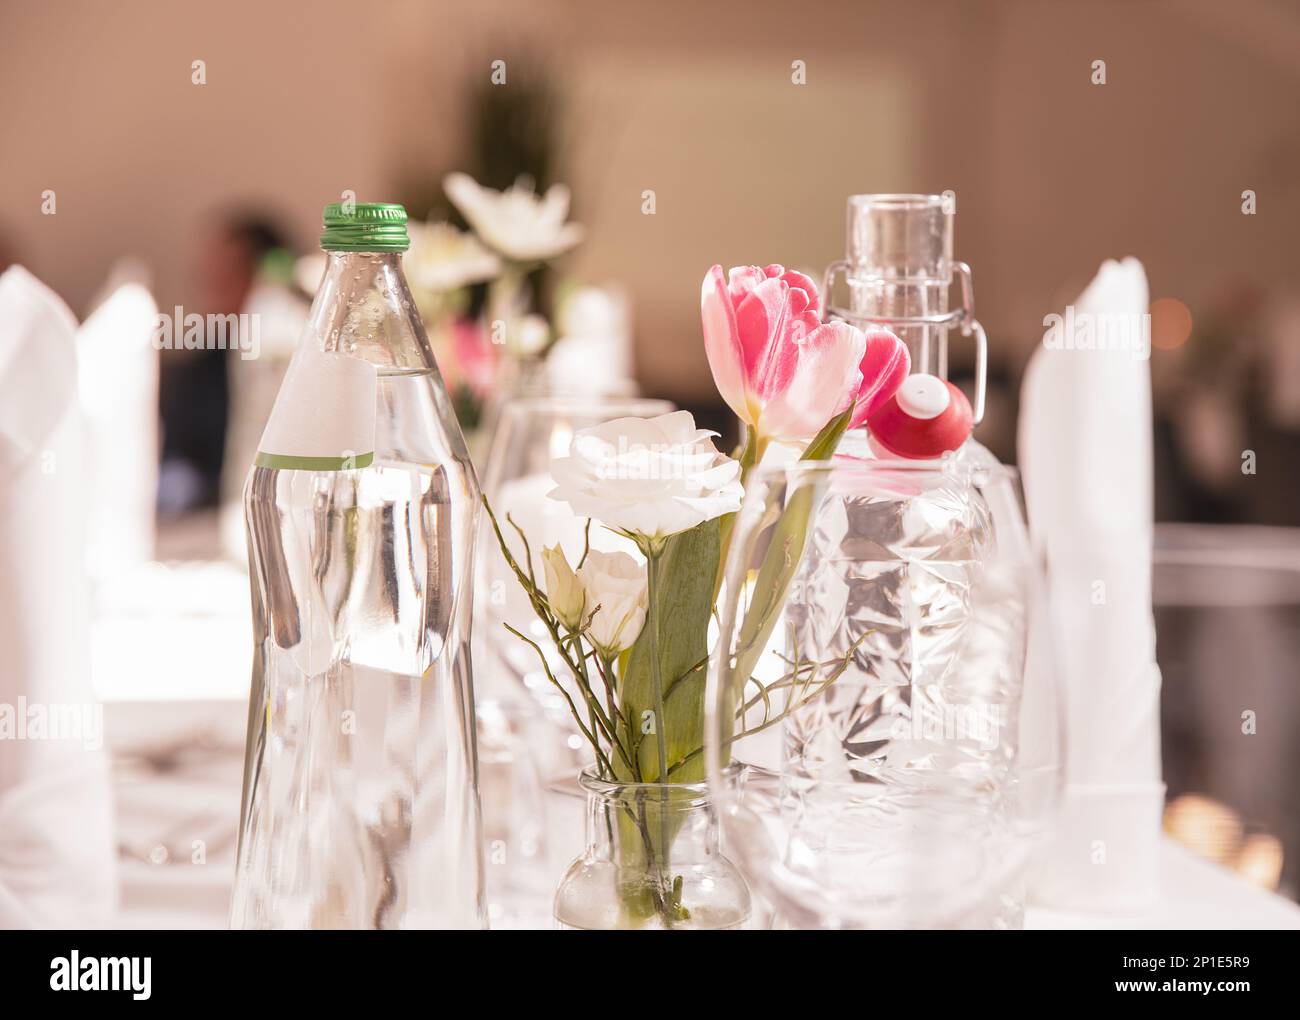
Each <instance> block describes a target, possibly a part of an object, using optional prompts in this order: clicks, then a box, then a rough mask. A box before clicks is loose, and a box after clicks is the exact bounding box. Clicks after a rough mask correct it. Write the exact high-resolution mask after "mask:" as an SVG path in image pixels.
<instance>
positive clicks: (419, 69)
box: [0, 0, 1300, 400]
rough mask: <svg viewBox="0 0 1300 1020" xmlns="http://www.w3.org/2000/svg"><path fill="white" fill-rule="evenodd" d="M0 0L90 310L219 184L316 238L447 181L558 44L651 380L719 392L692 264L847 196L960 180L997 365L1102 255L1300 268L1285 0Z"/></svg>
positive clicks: (13, 103)
mask: <svg viewBox="0 0 1300 1020" xmlns="http://www.w3.org/2000/svg"><path fill="white" fill-rule="evenodd" d="M2 17H3V30H2V31H0V95H3V96H4V100H3V102H2V104H0V138H3V139H4V142H3V145H2V146H0V180H3V181H4V184H5V187H4V188H3V190H0V234H2V235H3V237H4V238H5V244H6V245H7V246H8V247H9V248H11V249H13V250H14V251H15V252H16V253H17V256H18V257H19V258H20V259H21V260H23V261H25V262H27V263H29V264H30V265H31V266H32V267H33V268H34V269H35V270H36V271H37V272H38V273H39V274H40V275H42V276H43V277H44V278H46V279H47V280H48V281H49V282H50V283H51V284H52V285H53V286H55V287H56V288H57V289H58V290H60V291H61V292H62V293H64V294H65V295H67V297H68V298H69V300H70V301H72V302H73V303H74V304H75V303H78V302H83V301H85V300H86V299H87V298H88V297H89V296H90V295H91V293H92V292H93V291H94V289H95V288H96V286H97V285H98V284H99V283H100V281H101V280H102V278H103V277H104V275H105V273H106V272H107V270H108V267H109V264H110V262H111V260H112V258H113V257H114V256H115V255H116V254H117V253H119V252H121V251H124V250H126V251H131V252H134V253H136V254H138V255H140V256H142V257H143V258H145V259H146V260H147V261H148V262H149V263H150V264H151V265H152V268H153V271H154V280H155V285H156V290H157V293H158V297H159V303H160V304H161V305H162V306H163V307H168V306H169V305H171V304H172V303H175V302H184V301H185V300H187V297H188V296H189V294H190V288H192V286H193V283H194V277H195V271H194V266H193V265H192V264H191V261H190V259H191V256H192V253H193V245H192V243H191V240H192V238H193V236H194V235H195V234H196V232H198V231H199V230H200V229H201V227H202V225H203V223H204V221H205V217H209V216H211V215H212V214H213V213H214V211H215V210H218V209H221V208H222V207H224V206H228V205H229V204H230V203H232V202H242V203H247V202H256V203H261V204H262V205H264V206H266V207H269V208H272V209H275V210H278V211H280V212H282V213H283V215H284V217H285V218H286V220H287V221H288V223H289V224H290V226H291V227H292V229H293V231H294V232H295V235H296V239H297V240H298V241H299V243H300V244H302V245H304V246H307V245H310V244H312V243H313V242H314V237H315V234H316V233H317V221H318V217H319V212H320V208H321V206H322V204H323V203H324V202H326V201H328V200H330V199H331V198H334V197H336V196H337V195H338V194H339V192H341V191H342V190H343V189H345V188H351V189H353V190H355V191H356V192H357V194H358V195H359V196H360V197H361V198H362V199H363V200H364V199H380V198H388V197H393V196H394V195H397V194H398V193H399V192H401V191H402V189H404V188H406V187H408V186H409V185H410V183H411V182H412V181H418V180H420V179H421V178H423V179H426V180H428V181H429V182H430V183H433V182H436V181H437V180H438V178H439V177H440V176H441V174H442V173H443V172H444V171H446V170H449V169H453V168H455V166H456V165H457V153H458V151H459V150H460V148H461V145H462V143H463V136H464V132H465V129H466V126H465V116H464V112H463V111H464V104H463V102H462V100H463V98H464V94H465V90H466V89H467V88H469V87H470V85H471V83H472V82H473V81H474V80H475V76H482V77H483V78H486V77H487V75H488V74H489V66H490V63H491V61H493V60H497V59H502V60H505V61H506V62H507V67H508V68H510V69H511V71H512V72H513V73H518V74H524V73H528V72H527V71H526V68H528V67H529V66H536V65H538V64H539V63H540V64H544V66H545V68H546V70H547V73H548V75H549V77H550V79H551V81H552V83H553V84H554V86H555V88H556V90H557V91H558V92H559V93H560V94H561V96H562V102H563V112H564V115H563V117H562V119H561V121H560V123H561V124H562V138H561V144H560V148H559V157H560V166H559V167H558V169H557V173H556V176H557V177H559V178H561V179H564V180H567V181H568V182H569V183H571V184H572V186H573V189H574V195H575V206H576V209H575V213H576V216H577V218H578V219H580V220H581V221H582V222H584V223H585V224H586V225H587V226H588V228H589V235H588V236H589V242H588V243H587V244H586V245H585V246H584V247H583V248H582V249H580V252H579V253H578V254H577V255H576V256H575V257H574V258H573V259H572V260H570V263H569V266H568V268H569V269H570V270H572V271H573V272H575V273H577V274H579V275H581V276H583V277H585V278H587V279H590V280H593V281H595V282H603V281H606V280H617V281H620V282H621V283H622V284H623V285H624V286H625V287H626V288H627V289H628V291H629V293H630V296H631V298H632V302H633V307H634V311H635V318H636V329H637V338H638V349H639V358H638V361H639V373H640V375H641V378H642V382H643V384H644V386H645V388H646V389H648V390H651V391H659V392H665V393H667V394H668V395H672V396H676V397H678V398H679V399H684V400H692V399H707V397H708V394H709V393H710V391H711V384H710V382H709V380H708V377H707V369H706V366H705V363H704V360H703V355H702V351H701V348H700V345H699V342H698V314H697V309H696V294H697V288H698V282H699V279H700V277H701V275H702V273H703V271H704V269H705V268H707V266H708V265H709V264H710V263H712V262H715V261H720V262H722V263H724V264H732V263H737V262H741V261H758V262H762V261H769V260H771V261H775V260H781V261H784V262H788V263H791V264H794V265H798V266H801V267H805V268H815V269H819V268H820V267H822V266H824V265H825V264H826V263H827V262H828V261H830V260H831V259H833V258H835V257H836V256H837V255H838V254H839V253H840V252H841V251H842V246H843V240H842V218H843V204H844V197H845V196H846V195H848V194H850V193H853V192H861V191H894V190H903V191H940V190H943V189H948V188H951V189H953V190H955V191H956V192H957V194H958V197H959V216H958V221H957V222H958V233H957V250H958V255H959V256H960V257H962V258H964V259H965V260H967V261H969V262H970V263H972V265H973V266H974V267H975V274H976V275H975V280H976V286H977V295H978V301H979V310H980V314H981V318H982V319H983V320H984V322H985V324H986V326H987V327H988V329H989V333H990V336H991V338H992V343H993V348H994V356H995V360H1000V361H1002V362H1004V363H1005V364H1006V367H1007V369H1008V370H1009V371H1010V372H1012V373H1015V372H1016V371H1017V370H1018V367H1019V364H1020V362H1021V361H1023V357H1024V355H1025V353H1026V352H1027V348H1028V346H1029V345H1030V344H1032V343H1033V342H1034V340H1035V339H1036V338H1037V336H1038V335H1039V334H1040V333H1041V320H1042V317H1043V315H1044V314H1046V313H1047V312H1049V311H1051V310H1052V309H1053V308H1054V307H1056V306H1057V305H1059V304H1060V303H1061V302H1062V301H1063V300H1065V299H1066V297H1067V296H1068V295H1070V294H1072V293H1075V292H1077V289H1076V288H1077V287H1078V286H1079V285H1080V284H1081V283H1083V282H1085V281H1086V278H1087V276H1088V275H1089V274H1090V273H1091V272H1092V271H1093V270H1094V269H1095V268H1096V265H1097V263H1098V262H1099V261H1100V260H1101V259H1102V258H1105V257H1109V256H1117V255H1121V254H1126V253H1132V254H1136V255H1138V256H1139V257H1141V258H1142V259H1143V260H1144V261H1145V263H1146V265H1147V269H1148V273H1149V275H1150V279H1151V286H1152V295H1153V297H1155V296H1173V297H1177V298H1179V299H1180V300H1182V301H1184V302H1185V303H1186V304H1187V305H1188V306H1189V307H1190V308H1191V310H1192V312H1193V314H1194V315H1195V314H1196V313H1198V312H1199V311H1200V310H1201V307H1202V306H1204V304H1205V303H1206V302H1208V301H1210V300H1212V297H1213V295H1214V294H1215V293H1216V292H1217V291H1218V290H1219V289H1221V288H1223V287H1225V286H1228V285H1230V284H1231V283H1232V282H1233V281H1234V280H1235V279H1237V278H1248V279H1249V280H1250V281H1251V282H1252V283H1253V284H1254V285H1256V286H1259V287H1265V288H1267V287H1280V286H1283V285H1288V284H1290V283H1291V282H1292V280H1293V277H1294V270H1295V267H1296V260H1295V257H1294V254H1293V245H1294V242H1293V238H1292V236H1291V235H1292V230H1293V227H1294V224H1295V223H1296V219H1297V214H1298V213H1300V180H1298V179H1297V176H1296V174H1295V173H1294V167H1295V165H1296V161H1297V159H1298V158H1300V114H1298V113H1297V112H1296V103H1295V99H1296V96H1297V89H1298V87H1300V60H1297V53H1300V9H1297V8H1296V7H1295V6H1294V5H1290V4H1286V3H1282V2H1280V0H1244V2H1240V3H1235V4H1231V5H1228V4H1222V3H1217V2H1214V0H1187V2H1181V3H1174V2H1158V0H1134V2H1106V0H1098V2H1091V3H1083V2H1028V0H1023V2H1015V0H1009V2H1003V3H995V2H971V0H967V2H932V3H926V4H917V3H853V2H838V0H837V2H825V3H809V4H805V5H797V6H794V7H792V6H791V5H790V4H789V3H784V2H776V0H745V2H738V0H724V2H713V3H707V4H705V3H700V2H684V0H661V2H657V3H653V4H651V3H639V4H610V3H604V2H597V0H553V2H549V3H546V4H537V3H524V2H515V0H488V2H481V3H476V4H474V5H472V6H471V5H452V4H447V3H416V2H382V0H381V2H376V3H372V4H367V5H358V4H354V3H343V2H338V0H324V2H319V3H315V4H313V5H312V8H311V14H310V16H308V15H306V14H305V13H304V12H303V10H301V9H289V8H288V7H286V6H284V5H279V4H268V3H255V2H251V0H231V2H226V3H222V4H220V5H203V6H202V7H200V6H198V5H178V4H171V3H165V2H161V0H156V2H155V0H142V2H136V3H131V4H128V5H126V6H125V7H120V6H118V5H108V4H100V3H91V2H84V3H74V2H55V3H47V4H40V5H33V4H25V5H17V4H12V5H8V6H7V7H6V10H5V12H4V14H3V16H2ZM194 60H203V61H205V62H206V72H207V84H206V85H203V86H197V85H194V84H192V83H191V62H192V61H194ZM796 60H802V61H804V62H805V64H806V69H807V70H806V77H807V84H806V85H803V86H795V85H793V84H792V82H791V75H792V70H791V67H792V62H793V61H796ZM1095 60H1104V61H1105V62H1106V75H1107V81H1106V84H1105V85H1104V86H1099V85H1094V84H1092V82H1091V77H1092V68H1091V65H1092V62H1093V61H1095ZM37 81H39V82H40V83H41V87H40V88H39V89H36V88H34V87H33V83H34V82H37ZM45 189H53V190H54V191H55V192H56V194H57V202H58V206H57V208H58V212H57V215H55V216H44V215H42V214H41V209H40V207H41V194H42V192H43V191H44V190H45ZM647 189H649V190H653V191H654V192H655V201H656V212H655V214H654V215H653V216H647V215H644V214H643V213H642V201H643V200H642V193H643V191H645V190H647ZM1245 189H1254V190H1255V191H1256V192H1257V193H1258V196H1259V198H1258V202H1259V214H1258V215H1257V216H1254V217H1248V216H1243V215H1242V214H1241V192H1242V191H1243V190H1245Z"/></svg>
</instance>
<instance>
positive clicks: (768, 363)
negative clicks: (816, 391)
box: [736, 278, 797, 400]
mask: <svg viewBox="0 0 1300 1020" xmlns="http://www.w3.org/2000/svg"><path fill="white" fill-rule="evenodd" d="M789 310H790V288H789V287H788V286H787V285H786V284H785V283H784V282H783V281H781V280H779V279H776V278H772V279H765V280H764V281H763V282H762V283H760V284H759V285H758V286H757V287H755V288H754V289H753V290H752V291H750V292H749V293H748V294H746V295H745V297H744V298H743V299H742V300H741V302H740V304H738V305H737V306H736V325H737V327H738V329H739V333H740V346H741V349H742V350H743V351H744V352H745V380H746V383H747V385H748V389H749V392H750V393H751V394H753V395H755V396H757V398H758V399H759V400H767V399H768V397H770V396H771V395H772V394H774V393H778V392H780V391H781V390H782V389H784V388H785V387H786V386H787V385H789V382H790V379H791V378H792V377H793V375H794V370H795V364H796V361H797V351H796V350H795V348H794V346H793V345H792V344H789V343H787V342H786V336H785V329H786V323H787V321H788V319H789Z"/></svg>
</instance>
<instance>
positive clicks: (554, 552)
mask: <svg viewBox="0 0 1300 1020" xmlns="http://www.w3.org/2000/svg"><path fill="white" fill-rule="evenodd" d="M588 555H589V556H590V554H588ZM542 571H543V573H545V575H546V601H547V602H549V603H550V605H551V612H553V613H554V614H555V615H556V617H557V618H558V619H559V621H560V622H561V623H562V624H564V625H565V626H566V627H568V628H569V630H577V629H578V628H579V627H581V626H582V610H583V601H582V582H581V581H580V580H579V579H578V576H577V575H576V574H575V573H574V572H573V568H572V567H570V566H569V561H568V560H566V559H565V558H564V550H563V549H561V548H560V547H559V546H558V545H553V546H544V547H543V548H542Z"/></svg>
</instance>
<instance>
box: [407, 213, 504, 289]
mask: <svg viewBox="0 0 1300 1020" xmlns="http://www.w3.org/2000/svg"><path fill="white" fill-rule="evenodd" d="M406 231H407V233H408V234H410V236H411V247H410V249H409V250H408V251H407V253H406V257H405V258H404V259H403V260H402V268H403V269H404V270H405V272H406V278H407V280H408V281H409V282H410V284H411V287H412V288H413V289H415V290H417V291H419V290H423V291H431V292H433V293H435V294H445V293H447V292H448V291H453V290H459V289H460V288H461V287H468V286H469V285H470V284H471V283H482V282H483V281H484V280H491V279H494V278H495V277H497V276H498V275H500V273H501V260H500V259H499V258H498V257H497V256H496V255H495V254H494V253H493V252H490V251H488V250H487V249H486V248H484V247H483V245H482V244H480V243H479V240H478V238H477V237H475V236H474V235H473V234H471V233H468V232H467V231H464V230H457V229H456V228H455V227H453V226H452V225H451V224H450V223H408V224H407V225H406Z"/></svg>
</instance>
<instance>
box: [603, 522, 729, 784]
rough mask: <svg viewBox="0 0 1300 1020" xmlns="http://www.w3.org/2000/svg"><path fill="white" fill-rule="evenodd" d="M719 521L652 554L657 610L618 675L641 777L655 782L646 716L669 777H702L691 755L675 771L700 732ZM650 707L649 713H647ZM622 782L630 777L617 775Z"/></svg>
mask: <svg viewBox="0 0 1300 1020" xmlns="http://www.w3.org/2000/svg"><path fill="white" fill-rule="evenodd" d="M718 528H719V524H718V521H717V520H716V519H715V520H712V521H705V522H704V523H703V524H700V525H698V526H697V527H694V528H692V529H691V530H690V531H683V532H681V533H680V534H677V535H674V536H673V537H672V538H670V539H668V542H667V544H666V545H665V547H664V551H663V553H662V554H661V556H660V560H659V575H658V576H659V580H660V583H659V591H658V593H657V599H656V601H657V602H658V606H657V609H658V613H657V614H655V613H648V614H647V620H646V626H645V629H643V630H642V632H641V635H640V637H638V638H637V641H636V644H634V645H633V646H632V650H631V652H630V654H629V655H628V659H627V668H626V669H624V670H623V675H622V679H621V681H620V697H619V703H620V705H621V706H622V707H623V711H624V713H625V715H626V717H627V720H628V724H629V726H631V727H632V730H633V732H632V733H631V742H632V744H634V745H635V746H636V747H637V755H636V757H637V764H638V768H639V769H640V772H641V781H642V782H646V783H653V782H658V781H659V778H660V777H659V758H658V750H657V742H656V737H655V734H654V733H644V734H643V733H642V729H643V728H644V722H645V720H647V719H653V720H654V722H655V724H656V725H659V726H662V727H663V733H664V737H665V743H666V744H667V752H668V754H667V757H668V767H669V770H670V772H671V775H670V779H671V781H672V782H674V783H694V782H699V781H701V780H703V778H704V763H703V761H702V760H701V758H700V756H699V755H696V756H695V757H694V758H693V759H692V760H691V761H689V762H687V764H686V765H685V766H683V767H682V768H681V769H678V770H676V771H672V767H673V765H674V764H675V763H676V762H679V761H682V760H683V759H685V758H687V757H688V756H689V755H690V754H691V752H692V751H694V750H695V749H696V748H698V747H699V746H700V744H701V742H702V741H703V739H704V677H705V670H704V669H702V668H697V667H699V665H700V663H701V662H702V661H704V660H705V659H707V657H708V651H709V649H708V639H709V619H710V613H711V612H712V609H713V581H714V576H715V574H716V573H717V569H718V550H719V537H718ZM656 615H657V616H658V620H659V655H660V662H659V668H660V674H661V676H662V677H663V684H664V715H665V716H666V718H665V719H662V720H658V719H654V707H655V698H654V679H653V672H652V669H651V666H652V663H651V658H650V626H651V622H650V621H651V620H653V619H655V617H656ZM647 713H649V714H647ZM619 778H620V779H623V780H624V781H627V780H629V779H630V778H631V777H630V776H624V775H621V774H620V775H619Z"/></svg>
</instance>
